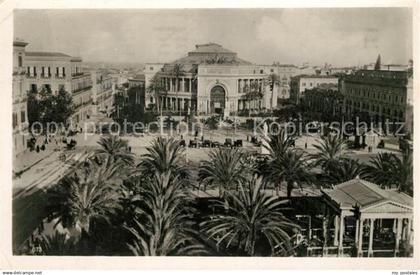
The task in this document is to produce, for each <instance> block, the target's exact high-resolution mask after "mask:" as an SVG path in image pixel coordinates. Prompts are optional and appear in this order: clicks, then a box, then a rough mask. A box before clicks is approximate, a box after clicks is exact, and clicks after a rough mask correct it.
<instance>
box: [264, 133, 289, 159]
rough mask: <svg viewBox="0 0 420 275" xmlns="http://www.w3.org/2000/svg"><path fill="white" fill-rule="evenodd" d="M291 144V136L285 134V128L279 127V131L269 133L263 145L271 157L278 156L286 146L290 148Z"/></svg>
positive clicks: (283, 151)
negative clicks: (272, 133) (274, 133)
mask: <svg viewBox="0 0 420 275" xmlns="http://www.w3.org/2000/svg"><path fill="white" fill-rule="evenodd" d="M292 145H293V137H292V136H290V135H287V132H286V130H285V129H283V128H281V129H280V131H279V133H278V134H276V135H271V136H270V137H269V138H268V139H267V143H266V144H264V143H263V146H264V147H265V148H266V149H267V150H268V152H269V154H270V157H271V158H272V159H275V158H279V157H281V156H282V155H284V153H285V152H286V150H287V149H288V148H290V147H291V146H292Z"/></svg>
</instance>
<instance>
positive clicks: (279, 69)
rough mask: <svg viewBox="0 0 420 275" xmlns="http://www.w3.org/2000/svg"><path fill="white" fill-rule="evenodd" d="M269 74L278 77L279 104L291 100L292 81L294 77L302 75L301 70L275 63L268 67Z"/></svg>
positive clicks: (293, 66)
mask: <svg viewBox="0 0 420 275" xmlns="http://www.w3.org/2000/svg"><path fill="white" fill-rule="evenodd" d="M268 67H269V68H268V69H269V70H270V71H269V72H270V73H272V74H276V75H277V77H278V81H279V83H278V85H279V87H278V92H277V102H278V104H282V103H284V102H286V101H287V100H288V99H289V98H290V81H291V79H292V77H294V76H296V75H298V74H300V70H299V68H298V67H296V66H295V65H290V64H280V63H274V64H273V65H272V66H268Z"/></svg>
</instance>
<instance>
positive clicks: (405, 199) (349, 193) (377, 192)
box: [322, 178, 413, 211]
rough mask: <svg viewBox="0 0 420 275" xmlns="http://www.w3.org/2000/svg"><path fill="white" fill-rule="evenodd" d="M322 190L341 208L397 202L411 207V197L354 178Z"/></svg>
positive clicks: (364, 207)
mask: <svg viewBox="0 0 420 275" xmlns="http://www.w3.org/2000/svg"><path fill="white" fill-rule="evenodd" d="M322 192H323V193H324V194H325V195H326V196H328V197H329V198H330V199H331V200H333V201H334V202H335V203H336V204H338V205H339V206H340V208H341V209H344V208H353V207H354V206H355V205H356V204H357V205H358V206H359V207H360V210H361V211H363V209H366V208H368V207H369V208H371V207H372V206H375V205H381V204H384V203H387V202H389V203H393V204H398V205H401V206H404V207H407V208H412V207H413V198H412V197H410V196H409V195H407V194H405V193H402V192H398V191H397V190H392V189H382V188H380V187H379V186H378V185H376V184H374V183H371V182H368V181H365V180H362V179H359V178H355V179H352V180H349V181H346V182H344V183H341V184H338V185H336V186H334V187H333V188H332V189H323V190H322Z"/></svg>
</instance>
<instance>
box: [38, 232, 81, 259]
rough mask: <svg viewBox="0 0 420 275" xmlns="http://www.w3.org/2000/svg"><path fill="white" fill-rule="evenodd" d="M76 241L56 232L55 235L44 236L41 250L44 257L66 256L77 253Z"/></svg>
mask: <svg viewBox="0 0 420 275" xmlns="http://www.w3.org/2000/svg"><path fill="white" fill-rule="evenodd" d="M76 243H77V242H76V240H74V238H69V237H68V236H67V234H63V233H59V232H58V231H56V232H55V233H54V235H52V236H48V235H42V239H41V249H42V253H43V254H44V255H49V256H64V255H72V254H74V252H76V248H77V245H76Z"/></svg>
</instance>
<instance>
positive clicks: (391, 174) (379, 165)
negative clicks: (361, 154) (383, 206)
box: [364, 153, 399, 188]
mask: <svg viewBox="0 0 420 275" xmlns="http://www.w3.org/2000/svg"><path fill="white" fill-rule="evenodd" d="M364 172H365V175H366V179H367V180H370V181H372V182H374V183H376V184H378V185H380V186H381V187H382V188H392V187H393V186H396V185H397V177H398V175H397V174H396V173H399V171H395V155H394V154H392V153H379V154H378V155H376V156H375V157H372V158H371V159H370V161H369V164H368V165H367V166H366V168H365V169H364Z"/></svg>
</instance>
